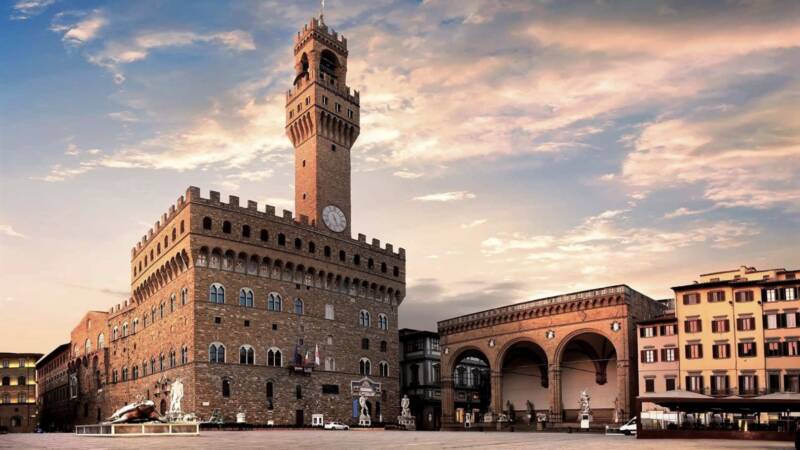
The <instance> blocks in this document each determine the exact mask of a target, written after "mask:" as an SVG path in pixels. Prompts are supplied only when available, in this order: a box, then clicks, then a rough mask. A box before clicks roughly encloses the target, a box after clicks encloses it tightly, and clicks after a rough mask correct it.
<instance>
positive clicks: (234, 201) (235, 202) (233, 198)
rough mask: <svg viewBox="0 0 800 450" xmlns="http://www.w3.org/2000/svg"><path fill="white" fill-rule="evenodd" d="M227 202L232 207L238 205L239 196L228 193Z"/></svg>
mask: <svg viewBox="0 0 800 450" xmlns="http://www.w3.org/2000/svg"><path fill="white" fill-rule="evenodd" d="M228 204H229V205H231V206H233V207H234V208H238V207H239V197H238V196H236V195H229V196H228Z"/></svg>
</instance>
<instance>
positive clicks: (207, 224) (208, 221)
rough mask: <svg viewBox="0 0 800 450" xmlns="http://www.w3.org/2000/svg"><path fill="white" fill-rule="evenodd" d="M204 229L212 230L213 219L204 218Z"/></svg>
mask: <svg viewBox="0 0 800 450" xmlns="http://www.w3.org/2000/svg"><path fill="white" fill-rule="evenodd" d="M203 229H204V230H210V229H211V217H203Z"/></svg>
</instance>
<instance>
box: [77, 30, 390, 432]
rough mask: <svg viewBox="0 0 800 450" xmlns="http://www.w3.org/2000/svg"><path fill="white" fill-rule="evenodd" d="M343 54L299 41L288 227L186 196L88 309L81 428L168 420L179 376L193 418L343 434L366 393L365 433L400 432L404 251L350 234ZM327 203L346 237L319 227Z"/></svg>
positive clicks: (350, 137)
mask: <svg viewBox="0 0 800 450" xmlns="http://www.w3.org/2000/svg"><path fill="white" fill-rule="evenodd" d="M346 48H347V41H346V40H345V39H344V38H341V37H339V36H338V35H337V34H336V33H335V32H333V30H329V29H328V27H327V26H326V25H324V23H322V22H321V20H317V19H314V20H312V21H311V23H310V24H308V25H306V26H305V27H304V28H303V30H302V31H301V33H299V34H298V37H297V40H296V47H295V59H296V62H297V63H298V67H299V72H298V76H297V78H296V79H295V86H294V89H293V91H292V92H290V93H289V94H288V95H287V133H288V134H289V137H290V139H291V140H292V142H293V144H294V145H295V147H296V150H297V151H296V166H297V169H296V172H297V174H298V177H297V186H296V191H297V192H298V195H296V200H297V203H296V211H297V212H298V214H299V215H298V216H297V217H295V216H293V214H292V213H291V212H289V211H283V213H282V214H281V215H276V211H275V208H274V207H272V206H269V205H267V206H266V207H264V208H263V209H259V207H258V204H257V203H256V202H253V201H248V202H247V203H246V205H245V204H242V205H240V203H239V198H238V197H236V196H230V197H229V198H228V199H227V201H223V200H221V198H220V194H219V193H218V192H214V191H212V192H210V194H209V195H208V196H207V197H202V196H201V194H200V190H199V189H198V188H196V187H190V188H188V189H187V191H186V194H185V195H184V196H181V197H180V198H179V199H178V201H177V202H176V203H175V204H174V205H173V206H172V207H170V208H169V211H168V212H167V213H165V214H163V215H162V217H161V219H160V220H159V221H158V222H156V224H155V226H154V227H153V228H152V229H151V230H149V232H148V233H147V235H145V236H144V237H143V238H142V239H141V241H140V242H139V243H137V244H136V246H135V247H134V248H133V250H132V253H131V291H132V293H133V296H132V297H131V298H130V299H129V300H127V301H125V302H124V303H123V304H120V305H116V306H114V307H113V308H111V309H110V310H109V311H107V312H105V311H104V312H90V313H88V314H87V315H86V316H85V317H84V318H83V320H82V321H81V322H80V323H79V324H78V326H77V327H75V329H74V330H73V332H72V334H71V343H70V348H71V350H70V353H71V356H70V358H71V359H70V363H69V373H70V376H71V377H72V378H71V379H72V380H74V384H75V385H74V386H71V388H72V389H73V390H72V391H71V398H72V401H73V402H74V403H75V408H76V409H75V411H76V412H77V413H76V414H75V416H76V422H77V423H81V424H83V423H94V422H97V421H98V420H101V419H103V418H105V417H107V416H109V415H111V413H112V412H113V411H114V410H115V409H117V408H119V407H120V406H122V405H124V404H126V403H128V402H131V401H133V400H135V399H136V398H138V397H142V398H149V399H151V400H153V401H154V402H155V403H156V405H157V408H159V409H160V410H161V411H162V412H163V411H166V410H168V408H169V386H170V383H171V382H172V381H174V380H175V379H176V378H178V377H180V378H181V380H182V382H183V384H184V398H183V401H182V406H183V410H184V411H187V412H194V413H196V414H198V415H199V416H200V417H201V418H203V419H208V418H210V417H211V416H212V415H214V414H216V413H217V412H218V413H219V414H220V415H221V416H222V417H223V419H224V420H225V421H234V420H235V417H236V414H237V413H244V414H245V416H246V420H247V422H248V423H255V424H267V423H271V424H275V425H309V424H310V423H311V416H312V414H324V416H325V420H326V421H327V420H338V421H342V422H346V423H354V422H357V417H355V416H354V407H353V402H354V401H355V400H356V399H357V398H358V395H359V394H360V393H362V392H363V393H366V394H368V395H372V394H374V396H371V397H370V398H369V407H370V409H371V411H372V421H373V423H375V422H379V421H381V419H383V420H384V421H388V422H393V421H395V420H396V417H397V416H398V414H399V401H400V398H399V396H398V392H399V384H398V377H399V372H398V371H399V367H398V359H399V357H398V331H397V320H398V307H399V305H400V303H401V302H402V300H403V298H404V296H405V250H404V249H402V248H399V249H397V250H395V249H394V247H393V246H392V245H391V244H383V245H382V244H381V242H380V241H379V240H377V239H372V240H371V241H370V242H367V238H366V236H364V235H362V234H359V235H358V237H357V238H356V239H353V238H352V237H351V234H350V225H351V224H350V222H351V220H350V219H351V218H350V159H349V151H350V147H351V145H352V144H353V142H354V141H355V138H356V137H357V135H358V94H357V93H355V95H352V94H350V93H349V88H347V87H346V84H345V73H346V56H347V50H346ZM303 55H306V56H305V57H304V56H303ZM331 55H334V57H335V58H334V60H333V62H331V61H332V60H331V58H330V56H331ZM303 61H306V62H305V64H306V65H305V66H304V65H303V64H304V62H303ZM331 75H335V76H334V77H333V78H331V77H330V76H331ZM326 77H327V78H326ZM306 92H309V93H313V95H306ZM323 97H324V98H327V100H325V99H324V98H323ZM298 99H299V100H298ZM306 99H307V100H306ZM337 105H340V106H337ZM341 105H344V106H341ZM297 106H299V107H300V108H299V110H300V112H301V114H300V118H298V116H296V115H295V113H296V112H298V108H297ZM307 111H313V112H312V113H309V114H308V115H306V112H307ZM348 111H355V114H354V113H353V112H348ZM298 120H300V121H298ZM331 143H335V144H336V145H337V147H336V148H332V147H331V145H333V144H331ZM304 169H310V170H304ZM311 169H313V171H312V170H311ZM309 205H312V206H309ZM326 205H335V206H337V207H338V208H339V209H340V210H341V211H342V213H343V214H344V215H345V218H346V226H344V227H343V228H339V227H337V225H338V224H337V223H336V222H325V221H324V220H322V219H321V214H322V210H323V209H324V207H325V206H326ZM337 228H339V229H337ZM317 355H318V356H319V360H318V361H316V356H317ZM353 386H355V387H354V388H353ZM362 386H363V387H362ZM378 389H380V390H379V391H378ZM373 391H375V392H373Z"/></svg>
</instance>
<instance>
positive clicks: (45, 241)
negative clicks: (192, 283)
mask: <svg viewBox="0 0 800 450" xmlns="http://www.w3.org/2000/svg"><path fill="white" fill-rule="evenodd" d="M325 8H326V9H325V22H326V23H327V24H328V25H329V26H331V27H333V28H334V29H336V30H337V31H339V32H340V33H343V34H344V35H345V36H346V37H347V38H348V44H349V50H350V55H349V58H348V64H349V67H348V84H349V85H350V86H351V87H352V88H353V89H357V90H359V91H360V93H361V119H362V123H361V135H360V137H359V139H358V141H357V142H356V144H355V146H354V147H353V149H352V153H351V154H352V165H353V173H352V190H353V192H352V194H353V211H352V218H351V219H352V223H353V233H364V234H366V235H367V236H368V239H371V238H373V237H375V238H378V239H380V240H381V241H382V242H390V243H392V244H394V246H395V247H404V248H405V249H406V250H407V253H406V255H407V261H406V264H407V267H406V269H407V270H406V272H407V295H406V298H405V300H404V302H403V304H402V305H401V307H400V323H399V325H400V326H401V327H416V328H425V329H435V327H436V321H438V320H443V319H446V318H449V317H453V316H456V315H460V314H466V313H469V312H473V311H478V310H481V309H486V308H491V307H495V306H502V305H506V304H510V303H514V302H519V301H524V300H527V299H533V298H538V297H542V296H547V295H553V294H559V293H567V292H572V291H577V290H582V289H590V288H595V287H603V286H608V285H614V284H619V283H625V284H628V285H629V286H631V287H633V288H634V289H636V290H639V291H641V292H643V293H645V294H647V295H649V296H651V297H653V298H665V297H670V296H671V290H670V288H671V287H672V286H676V285H680V284H686V283H689V282H691V281H692V280H695V279H697V276H698V275H699V274H701V273H706V272H712V271H717V270H725V269H735V268H738V267H739V266H740V265H754V266H756V267H758V268H774V267H786V268H800V252H798V249H799V248H800V246H798V230H799V229H800V3H799V2H796V1H770V0H764V1H756V0H752V1H748V0H728V1H658V0H654V1H648V2H627V1H612V0H597V1H593V2H592V1H568V0H567V1H544V0H542V1H510V0H509V1H496V0H486V1H483V0H441V1H436V0H424V1H404V0H371V1H369V2H364V1H356V0H328V1H327V2H326V6H325ZM318 11H319V4H318V3H317V2H315V1H271V0H260V1H255V0H252V1H250V0H241V1H231V2H218V1H213V0H208V1H203V0H198V1H192V2H183V1H169V0H140V1H136V2H99V1H92V0H80V1H78V0H75V1H67V0H13V1H7V2H2V4H0V169H2V177H0V286H3V288H2V292H0V307H1V308H2V310H3V317H4V320H3V325H2V327H0V342H2V348H0V350H4V351H40V352H47V351H49V350H50V349H52V348H53V347H55V346H56V345H58V344H60V343H62V342H65V341H66V340H67V339H68V336H69V331H70V330H71V329H72V327H73V326H74V325H75V324H76V323H77V322H78V320H79V319H80V318H81V317H82V315H83V314H84V313H85V312H86V311H87V310H90V309H99V310H106V309H108V308H109V307H110V306H111V305H113V304H116V303H119V302H122V301H124V300H125V299H126V298H127V297H128V295H129V291H130V269H129V264H130V249H131V247H132V246H133V245H134V244H135V242H136V241H137V240H138V239H139V238H141V236H142V235H143V234H145V233H146V232H147V229H148V228H150V227H152V226H153V224H154V222H155V221H156V220H158V219H159V218H160V216H161V214H162V213H164V212H166V211H167V208H168V207H169V205H171V204H173V203H174V202H175V200H176V199H177V198H178V197H179V196H180V195H182V194H183V193H184V192H185V189H186V187H187V186H189V185H194V186H198V187H200V188H201V191H202V193H203V195H204V196H206V195H207V194H208V191H209V190H216V191H220V192H221V193H222V196H223V198H226V196H227V195H230V194H233V195H238V196H239V197H240V198H241V199H242V201H245V200H256V201H258V202H259V204H261V205H263V204H272V205H275V206H276V207H277V208H278V209H283V208H285V209H290V210H291V209H292V208H293V201H292V199H293V186H294V179H293V178H294V174H293V164H294V159H293V149H292V147H291V145H290V143H289V140H288V138H286V136H285V135H284V130H283V126H284V112H283V109H284V101H285V97H284V95H285V91H286V90H287V89H288V88H289V87H290V84H291V81H292V78H293V77H292V73H293V60H292V54H291V45H292V38H293V36H294V33H296V31H297V30H298V29H300V28H301V27H302V25H303V24H304V23H306V22H307V21H308V20H309V19H310V18H311V16H312V15H315V14H318Z"/></svg>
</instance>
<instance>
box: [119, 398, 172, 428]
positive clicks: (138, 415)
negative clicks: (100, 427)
mask: <svg viewBox="0 0 800 450" xmlns="http://www.w3.org/2000/svg"><path fill="white" fill-rule="evenodd" d="M148 421H159V422H160V421H161V417H160V416H159V415H158V413H157V412H156V404H155V403H153V401H152V400H143V401H137V402H134V403H130V404H128V405H125V406H123V407H122V408H120V409H118V410H116V411H114V414H112V415H111V417H109V418H108V419H106V422H107V423H111V424H116V423H133V422H148Z"/></svg>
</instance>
